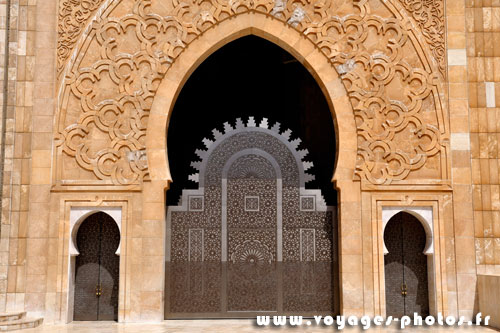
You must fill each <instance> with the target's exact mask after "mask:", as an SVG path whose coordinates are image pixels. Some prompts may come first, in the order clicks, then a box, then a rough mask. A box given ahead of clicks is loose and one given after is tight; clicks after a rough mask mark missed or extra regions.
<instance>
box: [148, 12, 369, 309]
mask: <svg viewBox="0 0 500 333" xmlns="http://www.w3.org/2000/svg"><path fill="white" fill-rule="evenodd" d="M246 35H255V36H258V37H261V38H264V39H266V40H268V41H271V42H273V43H275V44H277V45H278V46H280V47H282V48H283V49H285V50H286V51H287V52H289V53H290V54H292V55H293V56H294V57H295V58H296V59H297V60H298V61H300V62H301V63H302V64H303V65H304V66H305V67H306V69H307V70H308V71H309V72H310V73H311V74H312V76H313V77H314V78H315V80H316V82H317V83H318V85H319V86H320V88H321V90H322V92H323V94H324V96H325V98H326V100H327V103H328V106H329V109H330V111H331V114H332V119H333V122H334V128H335V136H336V152H337V156H336V164H335V172H334V176H333V179H332V181H333V182H334V183H335V186H336V188H337V190H338V192H339V193H338V194H339V195H338V207H339V212H338V219H339V265H340V267H339V271H340V272H341V273H340V277H339V280H340V286H339V290H340V295H339V296H340V312H341V313H350V314H359V315H361V314H362V313H364V310H363V300H362V299H363V290H362V288H359V285H353V284H352V283H351V282H349V281H352V280H355V281H362V279H363V272H362V251H361V250H360V249H361V240H362V238H361V232H360V231H361V230H359V232H354V233H350V232H349V234H345V232H344V230H346V229H347V228H344V227H343V226H344V225H343V223H342V221H350V222H351V221H353V220H354V222H355V223H354V224H355V225H356V226H358V225H359V226H360V225H361V209H360V208H361V205H360V200H361V187H360V182H358V181H354V170H355V165H356V156H357V134H356V124H355V120H354V112H353V108H352V105H351V102H350V100H349V98H348V96H347V92H346V89H345V87H344V85H343V83H342V81H341V80H340V78H339V75H338V73H337V71H336V70H335V69H334V67H333V65H332V64H331V63H330V62H329V60H328V58H327V57H326V56H325V55H324V54H322V53H321V51H320V50H319V49H318V48H317V47H316V46H315V45H314V43H313V42H311V41H310V40H308V39H307V38H305V37H304V36H303V35H301V34H300V33H299V32H298V31H297V30H295V29H294V28H293V27H291V26H289V25H287V24H285V23H284V22H282V21H279V20H276V19H274V18H272V17H270V16H267V15H264V14H262V13H258V12H248V13H244V14H240V15H238V16H237V17H235V18H234V19H228V20H224V21H222V22H220V23H219V24H218V25H216V26H214V27H213V28H210V29H209V30H207V31H206V32H204V33H203V34H202V35H201V36H200V37H199V38H197V39H195V40H194V41H193V42H191V43H190V44H189V45H188V46H187V47H186V48H185V49H184V51H183V53H182V56H180V57H179V59H178V60H177V61H176V62H174V63H173V64H172V67H171V68H170V69H169V71H168V72H167V73H166V75H165V77H164V78H163V80H162V81H161V83H160V86H159V87H158V90H157V93H156V96H155V99H154V102H153V105H152V108H151V112H150V117H149V121H148V127H147V132H146V133H147V134H146V152H147V159H148V165H149V170H150V176H151V182H147V183H144V191H145V192H146V193H148V192H150V193H151V192H152V193H154V194H153V197H155V198H159V197H161V198H164V196H165V194H164V193H165V190H168V188H169V184H170V182H171V181H172V179H171V175H170V172H169V160H168V152H167V134H168V125H169V120H170V116H171V113H172V110H173V107H174V105H175V102H176V99H177V97H178V95H179V93H180V91H181V90H182V87H183V86H184V84H185V83H186V81H187V80H188V78H189V77H190V75H191V74H192V73H193V72H194V70H195V69H196V68H197V67H198V66H199V65H200V64H201V63H202V62H203V61H204V60H205V59H206V58H207V57H208V56H209V55H210V54H212V53H213V52H215V51H216V50H218V49H219V48H221V47H222V46H224V45H226V44H227V43H229V42H231V41H233V40H236V39H238V38H240V37H242V36H246ZM167 195H168V193H167ZM143 198H144V202H143V207H144V209H147V208H146V207H148V204H151V205H153V206H154V207H155V209H160V211H161V212H163V218H164V216H165V215H166V214H165V213H166V212H165V204H164V203H163V204H162V205H161V206H160V205H159V204H158V202H148V200H149V199H148V198H149V196H144V197H143ZM156 216H158V217H159V213H158V214H156ZM356 222H357V223H356ZM348 229H349V230H352V226H350V227H348ZM164 239H166V237H164ZM344 257H345V258H346V260H348V261H350V263H349V265H348V267H349V268H348V269H344V267H343V258H344ZM353 262H354V264H353ZM344 293H348V294H349V297H343V295H344Z"/></svg>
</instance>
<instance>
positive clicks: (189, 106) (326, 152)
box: [167, 36, 337, 205]
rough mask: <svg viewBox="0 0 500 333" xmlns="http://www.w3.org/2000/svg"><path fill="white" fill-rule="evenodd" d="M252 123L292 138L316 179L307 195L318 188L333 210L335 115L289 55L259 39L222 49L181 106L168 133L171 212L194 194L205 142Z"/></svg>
mask: <svg viewBox="0 0 500 333" xmlns="http://www.w3.org/2000/svg"><path fill="white" fill-rule="evenodd" d="M248 116H254V117H255V118H256V120H257V121H258V122H260V120H261V119H262V118H268V119H269V123H270V124H274V123H275V122H279V123H281V125H282V126H281V129H282V130H285V129H287V128H289V129H291V130H292V139H294V138H296V137H299V138H300V139H301V140H302V144H301V145H300V149H304V148H306V149H308V150H309V154H308V155H307V156H306V160H308V161H312V162H314V167H313V168H312V169H310V170H309V172H311V173H313V174H314V175H315V176H316V180H315V181H312V182H309V183H307V184H306V187H307V188H319V189H321V190H322V193H323V196H324V197H325V200H326V202H327V204H328V205H336V203H337V195H336V191H335V190H334V188H333V184H332V183H331V179H332V176H333V171H334V165H335V156H336V151H335V149H336V147H335V133H334V125H333V120H332V116H331V112H330V109H329V107H328V104H327V101H326V99H325V96H324V95H323V92H322V91H321V89H320V87H319V85H318V84H317V82H316V81H315V79H314V78H313V77H312V75H311V74H310V73H309V72H308V71H307V69H306V68H305V67H304V66H303V65H302V64H301V63H300V62H298V61H297V60H296V59H295V58H294V57H293V56H292V55H290V54H289V53H288V52H286V51H285V50H283V49H282V48H280V47H279V46H277V45H275V44H273V43H271V42H269V41H267V40H264V39H262V38H259V37H256V36H246V37H242V38H240V39H237V40H235V41H233V42H231V43H229V44H227V45H226V46H224V47H222V48H221V49H219V50H218V51H216V52H215V53H214V54H212V55H211V56H210V57H208V58H207V59H206V60H205V61H204V62H203V63H202V64H201V65H200V66H199V67H198V68H197V69H196V70H195V72H194V73H193V74H192V75H191V77H190V78H189V79H188V81H187V82H186V84H185V86H184V87H183V89H182V91H181V92H180V94H179V97H178V99H177V101H176V104H175V107H174V109H173V112H172V116H171V120H170V124H169V129H168V139H167V145H168V157H169V162H170V164H169V165H170V171H171V174H172V179H173V183H172V184H171V187H170V190H169V191H168V195H167V205H176V204H177V203H178V201H179V198H180V195H181V192H182V190H183V189H194V188H197V186H198V184H196V183H194V182H192V181H189V180H188V176H189V175H190V174H192V173H195V172H196V170H194V169H193V168H191V166H190V164H191V161H193V160H198V157H197V156H196V155H195V150H196V149H204V148H205V147H204V145H203V143H202V140H203V138H205V137H207V138H211V137H212V129H214V128H217V129H218V130H219V131H222V130H223V123H224V122H226V121H229V122H230V123H232V124H233V125H234V121H235V119H236V118H243V119H245V120H246V119H248Z"/></svg>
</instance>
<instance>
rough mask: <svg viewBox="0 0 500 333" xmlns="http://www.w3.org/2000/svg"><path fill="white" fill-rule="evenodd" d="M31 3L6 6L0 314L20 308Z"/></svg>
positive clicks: (30, 85)
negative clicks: (6, 59) (5, 105)
mask: <svg viewBox="0 0 500 333" xmlns="http://www.w3.org/2000/svg"><path fill="white" fill-rule="evenodd" d="M3 4H4V6H5V5H6V2H5V1H3ZM35 5H36V2H35V1H32V0H30V1H27V0H24V1H22V0H21V1H18V0H14V1H11V2H10V15H11V16H10V33H9V64H8V78H9V81H8V82H9V86H8V96H7V113H6V116H7V119H6V120H7V121H6V125H7V126H6V141H5V144H6V146H5V160H4V175H3V176H4V178H3V200H2V234H1V239H0V251H2V252H1V253H2V255H1V258H2V259H1V265H2V267H1V270H2V274H1V275H0V280H1V286H2V295H1V296H2V297H1V300H0V309H1V311H8V310H13V309H24V307H25V303H24V302H25V276H24V273H25V265H26V248H27V236H28V234H27V226H28V224H27V223H28V210H29V183H30V181H29V177H30V157H31V148H32V146H31V140H32V138H31V131H32V116H33V113H34V109H33V102H34V97H35V96H34V80H35V51H36V48H35V31H36V28H37V27H36V20H35V11H36V7H35ZM4 8H5V7H4ZM4 18H5V17H4ZM2 23H5V21H2ZM2 37H3V36H2ZM2 51H3V47H2ZM2 62H3V60H2ZM4 70H5V69H4ZM2 79H3V76H2Z"/></svg>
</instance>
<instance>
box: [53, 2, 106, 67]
mask: <svg viewBox="0 0 500 333" xmlns="http://www.w3.org/2000/svg"><path fill="white" fill-rule="evenodd" d="M104 1H105V0H61V1H60V3H59V19H58V29H57V32H58V38H57V74H58V75H59V74H61V72H62V70H63V68H64V65H65V63H66V60H67V59H68V57H69V55H70V54H71V51H72V50H73V47H74V46H75V43H76V41H77V40H78V37H80V35H81V32H82V29H83V28H84V27H85V24H86V23H87V21H88V19H89V17H90V16H91V15H92V14H93V13H94V12H95V11H96V10H97V9H98V8H99V6H101V4H102V3H103V2H104Z"/></svg>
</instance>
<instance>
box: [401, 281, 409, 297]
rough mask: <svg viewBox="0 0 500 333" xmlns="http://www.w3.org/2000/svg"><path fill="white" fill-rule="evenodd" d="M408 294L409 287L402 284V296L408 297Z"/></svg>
mask: <svg viewBox="0 0 500 333" xmlns="http://www.w3.org/2000/svg"><path fill="white" fill-rule="evenodd" d="M407 294H408V287H407V286H406V283H404V282H403V283H401V295H403V297H406V295H407Z"/></svg>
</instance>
